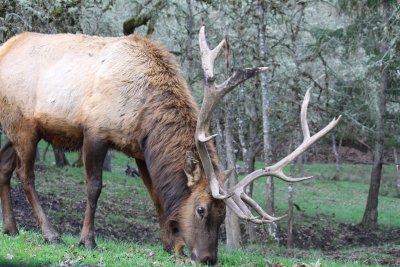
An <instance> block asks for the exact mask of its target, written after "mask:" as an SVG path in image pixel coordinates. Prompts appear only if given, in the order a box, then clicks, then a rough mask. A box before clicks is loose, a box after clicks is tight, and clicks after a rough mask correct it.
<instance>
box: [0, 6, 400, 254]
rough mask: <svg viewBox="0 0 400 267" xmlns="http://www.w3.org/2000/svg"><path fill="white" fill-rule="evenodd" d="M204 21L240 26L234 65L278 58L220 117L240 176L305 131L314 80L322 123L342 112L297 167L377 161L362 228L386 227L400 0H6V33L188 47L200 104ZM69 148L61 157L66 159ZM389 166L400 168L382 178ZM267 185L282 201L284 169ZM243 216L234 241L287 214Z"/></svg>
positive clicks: (235, 31) (315, 116) (217, 27)
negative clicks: (303, 117)
mask: <svg viewBox="0 0 400 267" xmlns="http://www.w3.org/2000/svg"><path fill="white" fill-rule="evenodd" d="M201 25H206V27H207V36H208V41H209V43H210V44H211V46H215V45H216V44H217V43H218V42H219V41H220V40H221V39H222V38H223V36H224V34H225V33H226V34H227V35H228V36H229V43H230V51H231V58H230V66H232V68H242V67H255V66H261V65H262V66H268V67H269V71H268V72H267V73H266V74H262V75H260V76H259V78H258V79H252V80H250V81H248V82H245V83H244V84H243V85H241V86H240V88H239V89H238V90H237V91H234V92H233V93H231V94H230V95H229V96H228V97H227V98H226V99H225V101H224V104H223V105H221V107H220V108H219V110H218V111H217V112H216V114H214V119H213V122H212V125H211V128H212V132H215V133H218V134H219V136H218V137H217V139H216V143H217V147H218V152H219V154H220V158H221V159H223V160H222V164H223V165H224V167H225V168H236V170H237V172H236V173H234V174H233V175H232V177H231V178H230V182H232V183H235V181H237V179H238V174H241V173H248V172H251V171H252V170H254V169H255V168H256V163H257V162H263V163H262V164H266V165H270V164H271V163H273V162H276V161H277V160H279V159H280V158H282V157H284V156H285V155H287V154H288V153H290V151H292V150H294V148H295V147H296V146H298V145H299V144H300V143H301V141H302V136H301V129H300V125H299V112H300V105H301V100H302V98H303V96H304V94H305V91H306V90H307V89H309V88H312V103H311V105H310V107H309V116H308V120H309V124H310V126H311V128H312V129H314V131H317V129H320V128H322V127H323V126H324V125H326V124H328V122H329V121H330V120H331V119H332V118H333V117H337V116H339V115H341V116H342V119H341V122H340V124H339V125H338V126H337V127H336V128H335V129H334V130H333V131H332V133H330V134H329V135H328V136H327V137H325V138H324V139H323V140H322V141H321V142H319V143H317V144H315V145H313V146H312V148H311V149H310V150H309V151H307V152H306V153H305V154H304V155H302V156H301V157H299V158H297V160H296V161H295V162H293V164H292V165H291V170H290V171H291V172H292V173H294V174H296V175H303V174H304V172H305V171H304V169H305V168H304V167H303V164H311V163H328V164H332V165H334V166H335V168H334V171H333V172H331V173H332V175H330V176H329V175H327V176H326V177H328V179H330V180H332V181H341V180H343V179H344V178H343V177H344V176H345V175H344V174H343V166H342V165H343V164H349V163H351V164H363V165H364V166H368V169H369V173H370V175H369V181H368V183H369V190H368V197H367V199H366V201H365V203H364V206H365V209H364V212H363V216H362V218H361V219H360V220H359V222H358V223H359V225H360V226H362V227H363V229H376V227H378V219H379V213H378V203H379V197H380V195H388V194H389V195H390V196H391V197H394V198H397V199H398V198H399V196H400V171H399V159H398V150H399V147H400V126H399V122H400V116H399V115H400V114H399V113H400V87H399V85H400V61H399V58H400V57H399V54H400V42H399V38H400V4H399V2H398V1H395V0H359V1H356V0H349V1H344V0H331V1H323V0H304V1H294V0H287V1H273V0H272V1H262V0H258V1H250V0H243V1H236V0H232V1H214V0H181V1H178V0H171V1H166V0H144V1H133V0H125V1H123V0H66V1H52V0H35V1H24V0H15V1H8V0H0V42H1V43H3V42H5V41H6V40H7V39H9V38H10V37H12V36H13V35H15V34H18V33H20V32H24V31H35V32H42V33H74V34H75V33H79V34H89V35H101V36H120V35H123V34H131V33H135V34H140V35H146V36H148V37H149V38H152V39H154V40H157V41H159V42H161V43H162V44H163V45H164V46H165V47H167V48H168V49H169V50H170V51H171V52H172V53H173V54H174V55H175V56H176V57H177V60H178V61H179V62H180V64H181V67H182V71H183V75H184V77H185V78H186V80H187V82H188V84H189V85H190V88H191V90H192V93H193V95H194V96H195V98H196V101H197V102H198V103H199V104H200V103H201V98H202V88H203V73H202V70H201V63H200V56H199V55H200V52H199V48H198V42H197V37H198V30H199V28H200V26H201ZM226 71H227V70H226V69H225V63H224V62H223V60H222V57H221V59H220V60H219V61H218V60H217V62H216V72H217V73H218V74H217V80H221V81H222V80H223V79H224V76H225V72H226ZM228 71H230V70H228ZM54 150H55V152H57V148H54ZM58 152H59V153H61V161H62V160H63V159H64V160H66V158H65V157H63V155H62V154H63V152H62V151H61V152H60V151H58ZM111 155H112V153H110V156H111ZM58 159H59V160H60V157H58ZM56 160H57V157H56ZM65 163H66V162H64V164H65ZM62 164H63V163H62V162H61V163H60V165H62ZM259 164H260V163H259ZM262 164H261V165H262ZM386 166H391V167H393V166H395V169H394V171H393V172H392V175H391V176H390V177H389V178H388V179H390V181H387V182H385V183H384V188H383V189H382V188H381V185H382V173H383V169H384V168H386ZM396 166H397V167H396ZM356 169H357V168H355V169H354V170H356ZM322 173H323V172H322ZM355 175H356V174H355ZM322 176H324V175H323V174H322ZM239 179H240V178H239ZM260 186H263V187H265V191H266V194H265V198H266V199H265V203H266V207H267V210H268V211H269V212H270V213H275V212H276V210H275V209H276V205H274V200H275V192H274V181H273V180H272V179H267V183H265V185H264V184H261V185H260ZM250 190H252V189H250ZM293 190H296V187H295V186H294V187H293V185H291V184H289V185H288V192H289V197H288V199H289V215H290V216H289V223H288V225H289V226H288V229H286V228H285V231H287V234H284V236H285V243H286V245H287V246H289V247H291V246H293V242H294V241H293V240H291V238H292V237H291V234H292V233H291V232H290V231H289V230H290V225H291V222H290V221H291V220H293V219H292V212H291V211H292V210H293V205H294V206H295V208H296V205H297V204H296V203H294V204H293V195H292V194H293ZM263 201H264V200H263ZM267 203H268V205H267ZM297 208H298V209H301V207H300V208H299V207H298V205H297ZM232 220H233V222H232V223H229V224H227V225H232V227H230V228H229V229H227V230H226V241H227V243H228V246H230V247H239V246H240V245H241V244H242V243H243V238H245V239H246V240H248V242H250V243H252V242H256V240H257V239H259V238H260V235H264V236H268V238H269V239H270V240H275V239H277V240H279V239H282V234H281V233H279V232H282V231H279V228H280V227H279V225H275V224H271V225H269V226H267V227H266V228H267V229H265V228H264V229H263V230H260V229H259V228H257V227H255V226H252V225H246V226H243V223H241V224H242V229H240V223H239V222H238V221H237V220H235V219H234V218H233V219H232ZM398 223H400V222H398ZM243 227H244V228H246V229H243ZM260 231H261V232H262V233H260ZM366 231H368V230H366ZM241 232H242V234H240V233H241ZM243 232H246V235H245V236H246V237H243ZM263 238H264V237H263Z"/></svg>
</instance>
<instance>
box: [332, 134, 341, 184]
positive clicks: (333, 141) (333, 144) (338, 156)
mask: <svg viewBox="0 0 400 267" xmlns="http://www.w3.org/2000/svg"><path fill="white" fill-rule="evenodd" d="M332 151H333V154H334V155H335V162H336V173H335V176H334V177H333V180H335V181H336V180H338V179H339V176H340V155H339V152H338V150H337V147H336V138H335V135H334V134H332Z"/></svg>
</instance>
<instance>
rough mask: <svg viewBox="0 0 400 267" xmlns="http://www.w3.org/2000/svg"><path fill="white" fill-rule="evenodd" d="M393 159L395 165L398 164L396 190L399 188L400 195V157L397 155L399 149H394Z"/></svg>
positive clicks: (399, 193)
mask: <svg viewBox="0 0 400 267" xmlns="http://www.w3.org/2000/svg"><path fill="white" fill-rule="evenodd" d="M393 158H394V164H396V174H397V182H396V188H397V194H398V195H400V166H399V156H398V154H397V149H396V148H395V147H394V148H393Z"/></svg>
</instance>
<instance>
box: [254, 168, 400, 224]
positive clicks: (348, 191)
mask: <svg viewBox="0 0 400 267" xmlns="http://www.w3.org/2000/svg"><path fill="white" fill-rule="evenodd" d="M257 164H258V166H257V167H258V168H261V167H262V164H261V163H257ZM341 167H342V173H341V177H340V179H339V181H333V180H332V177H334V176H335V173H336V170H335V166H334V165H333V164H312V165H311V164H310V165H308V164H305V165H304V167H303V168H304V176H313V177H314V178H313V179H311V180H309V181H305V182H301V183H296V184H294V202H295V203H296V204H297V205H299V207H300V208H301V210H303V211H304V213H306V214H307V215H310V216H316V215H325V216H327V217H331V218H334V220H336V221H340V222H345V223H355V224H356V223H359V222H360V221H361V219H362V216H363V214H364V209H365V204H366V200H367V197H368V189H369V184H368V183H369V175H370V169H371V167H370V166H367V165H351V164H342V166H341ZM285 172H286V173H289V172H288V171H287V170H285ZM394 173H395V167H394V166H390V165H386V166H385V168H384V172H383V178H382V185H381V186H382V187H383V188H384V187H389V186H388V185H390V184H393V183H394V182H395V179H396V176H395V175H394ZM254 187H255V193H254V197H255V199H256V200H257V201H258V202H259V203H265V193H264V192H265V189H264V187H265V182H264V181H263V180H262V179H259V180H257V181H256V184H255V186H254ZM390 190H391V191H390V192H389V193H387V194H385V195H382V194H381V195H380V197H379V205H378V214H379V218H378V220H379V223H380V224H382V225H386V226H395V227H398V226H399V225H400V205H399V204H398V203H399V197H398V196H397V192H396V190H395V187H394V186H391V187H390ZM275 196H276V200H275V201H276V207H277V210H278V213H286V210H287V183H285V182H283V181H281V180H279V179H275ZM263 205H265V204H263Z"/></svg>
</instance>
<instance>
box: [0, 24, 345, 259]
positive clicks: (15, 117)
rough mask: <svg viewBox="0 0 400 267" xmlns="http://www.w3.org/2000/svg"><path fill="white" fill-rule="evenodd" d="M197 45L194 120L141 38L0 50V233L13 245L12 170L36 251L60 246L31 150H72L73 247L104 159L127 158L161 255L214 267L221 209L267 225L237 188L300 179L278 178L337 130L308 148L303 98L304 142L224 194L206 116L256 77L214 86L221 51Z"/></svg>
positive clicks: (16, 44)
mask: <svg viewBox="0 0 400 267" xmlns="http://www.w3.org/2000/svg"><path fill="white" fill-rule="evenodd" d="M199 41H200V48H201V58H202V67H203V70H204V73H205V86H204V87H205V92H204V101H203V105H202V108H201V110H200V111H199V109H198V107H197V105H196V103H195V101H194V100H193V97H192V96H191V94H190V92H189V90H188V86H187V84H186V82H185V81H184V80H183V79H182V75H181V73H180V70H179V68H178V66H177V63H176V62H175V60H174V59H173V57H172V56H171V54H170V53H168V52H167V51H166V49H165V48H163V47H162V46H161V45H159V44H158V43H156V42H153V41H150V40H148V39H146V38H142V37H138V36H134V35H131V36H127V37H112V38H111V37H109V38H107V37H94V36H84V35H72V34H57V35H44V34H37V33H23V34H20V35H18V36H15V37H13V38H11V39H10V40H9V41H7V42H6V43H5V44H3V46H2V47H1V49H0V123H1V126H2V127H3V129H4V131H5V133H6V135H7V137H8V139H9V141H8V142H7V143H6V144H5V145H4V147H3V148H2V149H1V151H0V197H1V205H2V211H3V233H5V234H9V235H16V234H18V229H17V226H16V221H15V217H14V213H13V208H12V203H11V195H10V179H11V175H12V173H13V171H14V169H15V170H16V175H17V176H18V177H19V178H20V180H21V183H22V187H23V190H24V192H25V194H26V197H27V199H28V201H29V203H30V205H31V206H32V208H33V211H34V214H35V216H36V218H37V221H38V222H39V225H40V227H41V230H42V233H43V238H44V240H45V241H48V242H59V241H60V240H61V239H60V235H59V233H58V232H57V231H56V230H55V229H54V228H53V227H52V226H51V224H50V222H49V220H48V218H47V216H46V214H45V212H44V210H43V208H42V207H41V205H40V203H39V200H38V195H37V193H36V190H35V183H34V181H35V174H34V169H33V165H34V161H35V154H36V153H35V152H36V149H37V143H38V141H39V140H40V139H45V140H46V141H48V142H49V143H51V144H53V145H55V146H57V147H63V148H65V149H69V150H74V149H80V148H82V153H83V162H84V169H85V176H86V191H87V203H86V211H85V216H84V222H83V227H82V230H81V234H80V241H79V242H80V244H82V245H85V247H87V248H93V247H95V246H96V243H95V227H94V217H95V211H96V206H97V200H98V198H99V196H100V192H101V190H102V165H103V160H104V157H105V155H106V153H107V150H108V149H109V148H115V149H117V150H119V151H122V152H123V153H125V154H126V155H127V156H129V157H133V158H135V160H136V162H137V166H138V169H139V172H140V175H141V178H142V180H143V182H144V184H145V185H146V187H147V190H148V192H149V194H150V197H151V199H152V201H153V203H154V205H155V208H156V211H157V215H158V220H159V225H160V229H161V240H162V243H163V245H164V248H165V249H167V250H168V251H170V252H176V253H180V252H182V249H183V247H184V246H187V247H188V248H189V251H190V253H191V258H192V259H193V260H195V261H197V262H202V263H207V264H215V263H216V262H217V246H218V232H219V227H220V225H221V223H222V222H223V220H224V217H225V207H226V206H228V207H229V208H231V209H233V211H234V212H235V213H237V214H238V216H239V217H240V218H243V219H246V220H250V221H253V222H256V223H264V222H272V221H275V220H278V219H279V218H275V217H273V216H270V215H268V214H267V213H266V212H265V211H263V210H262V208H261V207H260V206H259V205H257V203H256V202H255V201H254V200H252V199H251V198H249V197H248V196H247V195H246V194H245V193H244V188H245V187H246V186H247V185H248V184H249V183H251V182H252V181H253V180H254V179H256V178H258V177H260V176H265V175H272V176H276V177H279V178H281V179H283V180H285V181H292V182H293V181H294V182H295V181H301V180H303V179H307V178H298V179H295V178H290V177H287V176H286V175H285V174H284V173H283V172H282V168H283V166H285V165H287V164H288V163H289V162H290V161H291V160H293V159H294V158H295V157H297V156H298V155H300V154H301V153H302V152H303V151H304V150H306V149H307V148H308V147H309V146H310V145H311V144H313V143H315V142H316V141H317V140H318V139H319V138H321V137H322V136H323V135H325V134H326V133H327V132H328V131H329V130H331V129H332V128H333V127H335V125H336V124H337V122H338V119H337V120H333V121H332V122H331V123H330V124H329V125H328V126H326V127H325V128H324V129H323V130H321V131H320V132H318V133H317V134H315V135H313V136H310V133H309V130H308V126H307V122H306V110H307V103H308V100H309V93H307V94H306V98H305V101H304V103H303V106H302V111H301V125H302V129H303V133H304V142H303V143H302V144H301V145H300V146H299V147H298V148H297V149H296V150H295V151H293V153H291V154H290V155H289V156H287V157H285V158H284V159H282V160H281V161H279V162H278V163H276V164H275V165H273V166H270V167H266V168H264V169H261V170H257V171H255V172H253V173H252V174H249V175H248V176H246V177H245V178H244V179H243V180H242V181H240V182H239V183H238V184H237V185H235V186H234V187H232V188H229V189H224V188H223V184H224V182H225V180H226V178H227V173H226V172H224V171H222V170H221V169H220V167H219V161H218V159H217V154H216V151H215V148H214V145H213V144H212V142H210V141H209V140H210V139H211V137H210V136H208V130H207V128H208V125H209V121H210V117H211V114H212V112H213V110H214V108H215V106H216V105H217V103H218V101H219V99H221V98H222V97H223V96H224V95H225V94H226V93H227V92H229V91H230V90H232V89H233V88H234V87H235V86H236V85H238V84H239V83H241V82H243V81H245V80H246V79H248V78H250V77H252V76H254V75H255V74H256V73H258V72H260V71H265V70H266V68H262V67H259V68H252V69H242V70H238V71H235V72H234V73H233V74H232V76H231V77H229V79H227V80H226V81H224V82H223V83H222V84H220V85H217V84H215V79H214V73H213V65H214V60H215V58H216V56H217V54H218V52H219V50H220V49H221V48H222V46H223V44H224V41H222V42H221V43H220V44H219V45H218V46H217V47H216V48H215V49H213V50H210V49H209V48H208V45H207V42H206V39H205V30H204V27H202V28H201V30H200V34H199ZM250 207H251V208H252V209H254V210H255V211H256V212H257V213H258V215H257V216H255V215H253V214H252V213H251V211H250Z"/></svg>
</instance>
